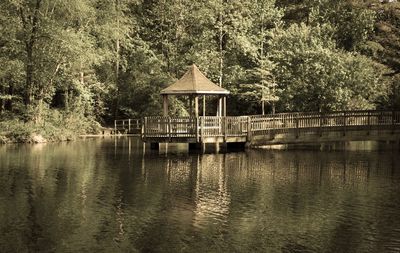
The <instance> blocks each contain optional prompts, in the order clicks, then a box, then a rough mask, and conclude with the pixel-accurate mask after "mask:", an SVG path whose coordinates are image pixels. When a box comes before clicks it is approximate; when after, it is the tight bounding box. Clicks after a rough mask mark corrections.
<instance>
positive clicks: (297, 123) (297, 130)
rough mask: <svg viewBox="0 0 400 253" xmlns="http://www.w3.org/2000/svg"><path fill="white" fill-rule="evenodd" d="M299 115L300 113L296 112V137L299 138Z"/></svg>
mask: <svg viewBox="0 0 400 253" xmlns="http://www.w3.org/2000/svg"><path fill="white" fill-rule="evenodd" d="M299 117H300V114H299V113H296V138H299Z"/></svg>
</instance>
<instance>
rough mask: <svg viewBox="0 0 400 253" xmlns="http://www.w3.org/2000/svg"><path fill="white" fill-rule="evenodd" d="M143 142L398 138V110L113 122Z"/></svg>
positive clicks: (265, 142) (255, 143)
mask: <svg viewBox="0 0 400 253" xmlns="http://www.w3.org/2000/svg"><path fill="white" fill-rule="evenodd" d="M115 130H116V131H120V132H121V131H125V132H130V133H133V132H137V133H140V135H141V138H142V140H143V141H145V142H152V143H153V142H155V143H165V142H178V143H179V142H181V143H246V144H248V145H250V146H259V145H269V144H290V143H309V142H316V143H318V142H331V141H351V140H392V139H394V140H400V111H341V112H332V113H280V114H274V115H255V116H238V117H216V116H205V117H198V118H193V117H179V118H176V117H145V118H143V119H142V120H132V119H128V120H118V121H115Z"/></svg>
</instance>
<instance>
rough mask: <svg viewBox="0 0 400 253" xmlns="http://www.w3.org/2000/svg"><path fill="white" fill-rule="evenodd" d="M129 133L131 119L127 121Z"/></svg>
mask: <svg viewBox="0 0 400 253" xmlns="http://www.w3.org/2000/svg"><path fill="white" fill-rule="evenodd" d="M130 132H131V119H128V133H130Z"/></svg>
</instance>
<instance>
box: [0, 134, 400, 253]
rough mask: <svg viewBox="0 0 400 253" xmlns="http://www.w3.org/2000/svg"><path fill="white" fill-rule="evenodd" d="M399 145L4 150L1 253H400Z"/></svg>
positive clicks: (104, 144)
mask: <svg viewBox="0 0 400 253" xmlns="http://www.w3.org/2000/svg"><path fill="white" fill-rule="evenodd" d="M399 193H400V161H399V160H398V151H386V152H320V151H271V150H268V151H264V150H249V151H246V152H242V153H228V154H207V155H199V154H185V153H176V154H168V155H165V154H159V153H158V152H152V151H150V150H148V149H145V148H143V145H142V144H141V143H140V141H139V140H138V139H136V138H116V139H111V138H110V139H94V140H86V141H82V142H75V143H60V144H47V145H43V144H42V145H6V146H0V252H36V251H40V252H82V251H88V252H93V251H103V252H138V251H140V252H177V251H183V252H253V251H259V252H399V251H400V240H399V238H400V213H399V212H398V210H399V208H400V200H399V198H398V196H399Z"/></svg>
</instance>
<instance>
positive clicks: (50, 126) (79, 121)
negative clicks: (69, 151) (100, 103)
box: [0, 111, 101, 144]
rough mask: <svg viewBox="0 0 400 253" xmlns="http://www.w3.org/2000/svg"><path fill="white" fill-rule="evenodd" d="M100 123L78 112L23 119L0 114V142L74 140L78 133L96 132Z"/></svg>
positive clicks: (53, 112)
mask: <svg viewBox="0 0 400 253" xmlns="http://www.w3.org/2000/svg"><path fill="white" fill-rule="evenodd" d="M100 128H101V126H100V124H99V123H98V122H96V121H95V120H94V119H92V118H89V117H84V116H83V115H80V114H74V113H72V114H68V115H67V114H63V113H60V112H58V111H52V112H51V113H47V114H46V115H44V116H43V117H42V118H40V119H37V118H36V119H30V120H24V119H22V118H15V117H14V118H13V117H11V116H4V115H3V116H2V118H1V120H0V143H1V144H6V143H39V142H57V141H67V140H74V139H76V138H77V137H79V135H84V134H97V133H99V131H100Z"/></svg>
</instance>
